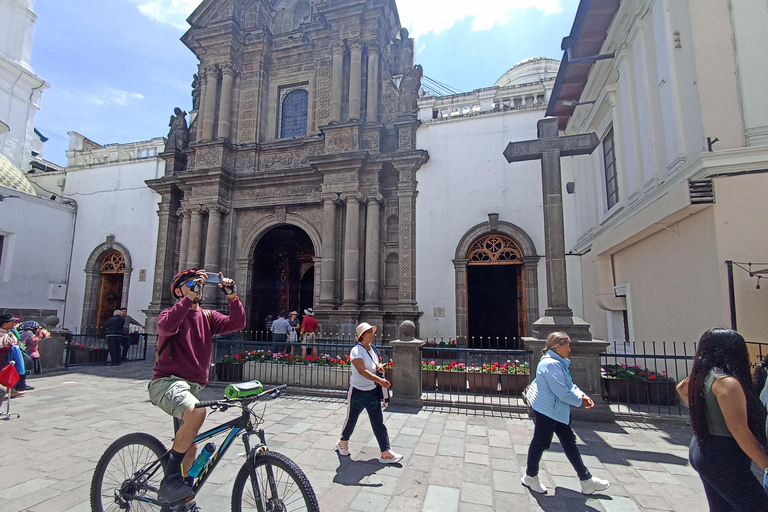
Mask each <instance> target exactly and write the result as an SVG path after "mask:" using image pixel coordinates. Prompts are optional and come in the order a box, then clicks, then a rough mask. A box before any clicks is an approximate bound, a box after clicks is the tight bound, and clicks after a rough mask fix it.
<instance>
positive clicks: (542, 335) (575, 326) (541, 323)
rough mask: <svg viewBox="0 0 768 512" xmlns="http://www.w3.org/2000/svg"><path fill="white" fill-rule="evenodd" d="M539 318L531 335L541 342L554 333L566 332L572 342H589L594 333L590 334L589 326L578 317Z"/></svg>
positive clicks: (546, 316)
mask: <svg viewBox="0 0 768 512" xmlns="http://www.w3.org/2000/svg"><path fill="white" fill-rule="evenodd" d="M548 313H549V311H547V313H545V316H543V317H541V318H539V319H538V320H536V321H535V322H534V323H533V328H532V329H531V331H532V332H531V334H533V336H534V337H535V338H538V339H540V340H546V339H547V336H549V335H550V334H552V333H553V332H564V333H565V334H567V335H568V336H569V337H570V338H571V340H573V341H576V340H579V341H589V340H591V339H592V333H590V332H589V324H588V323H587V322H585V321H584V320H582V319H581V318H579V317H577V316H570V315H568V316H559V315H549V314H548Z"/></svg>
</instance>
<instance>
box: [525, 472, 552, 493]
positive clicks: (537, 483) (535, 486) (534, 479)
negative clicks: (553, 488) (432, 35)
mask: <svg viewBox="0 0 768 512" xmlns="http://www.w3.org/2000/svg"><path fill="white" fill-rule="evenodd" d="M520 481H521V482H522V483H523V485H524V486H526V487H527V488H529V489H530V490H532V491H533V492H537V493H539V494H547V488H546V487H544V485H543V484H542V483H541V480H539V477H538V476H528V475H527V474H525V475H523V478H522V479H521V480H520Z"/></svg>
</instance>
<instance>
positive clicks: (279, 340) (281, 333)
mask: <svg viewBox="0 0 768 512" xmlns="http://www.w3.org/2000/svg"><path fill="white" fill-rule="evenodd" d="M289 332H291V323H290V322H289V321H288V320H286V319H285V313H284V312H282V311H281V312H280V313H278V314H277V320H275V321H274V322H272V352H275V353H285V351H286V346H285V343H286V342H287V341H288V333H289Z"/></svg>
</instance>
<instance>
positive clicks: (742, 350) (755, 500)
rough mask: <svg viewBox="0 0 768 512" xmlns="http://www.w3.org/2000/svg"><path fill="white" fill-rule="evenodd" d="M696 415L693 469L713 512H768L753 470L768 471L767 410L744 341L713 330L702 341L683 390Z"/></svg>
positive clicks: (680, 386) (734, 334)
mask: <svg viewBox="0 0 768 512" xmlns="http://www.w3.org/2000/svg"><path fill="white" fill-rule="evenodd" d="M677 392H678V393H679V394H680V397H681V398H682V399H683V400H684V401H685V402H686V403H687V404H688V406H689V407H690V411H691V428H692V429H693V439H691V447H690V450H689V452H688V453H689V459H690V461H691V466H693V468H694V469H695V470H696V471H697V472H698V473H699V477H700V478H701V481H702V483H703V484H704V491H705V492H706V494H707V501H708V502H709V509H710V511H713V512H721V511H723V512H724V511H742V510H749V511H750V512H765V511H768V494H766V492H765V490H764V489H763V486H762V485H761V484H760V482H759V481H758V480H757V478H755V476H754V474H753V473H752V471H751V470H750V467H751V464H752V461H754V462H755V464H757V465H758V466H759V467H760V469H761V470H763V471H765V469H766V468H768V455H766V453H765V451H764V450H763V448H762V446H763V445H765V439H766V435H765V409H764V408H763V407H762V405H761V404H760V401H759V400H758V398H757V393H756V392H755V388H754V386H753V384H752V379H751V375H750V367H749V353H748V352H747V344H746V343H745V341H744V338H743V337H742V336H741V335H740V334H739V333H737V332H736V331H732V330H730V329H710V330H709V331H707V332H705V333H704V334H703V335H702V337H701V339H700V340H699V347H698V349H697V350H696V358H695V360H694V362H693V367H692V368H691V374H690V375H689V376H688V377H686V378H685V379H684V380H683V381H682V382H680V384H678V385H677Z"/></svg>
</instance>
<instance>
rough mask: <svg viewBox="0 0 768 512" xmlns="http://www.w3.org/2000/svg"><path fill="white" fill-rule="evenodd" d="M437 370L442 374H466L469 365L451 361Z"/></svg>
mask: <svg viewBox="0 0 768 512" xmlns="http://www.w3.org/2000/svg"><path fill="white" fill-rule="evenodd" d="M437 370H439V371H441V372H466V371H467V365H466V364H465V363H457V362H456V361H451V362H450V363H448V364H444V365H440V366H438V367H437Z"/></svg>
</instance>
